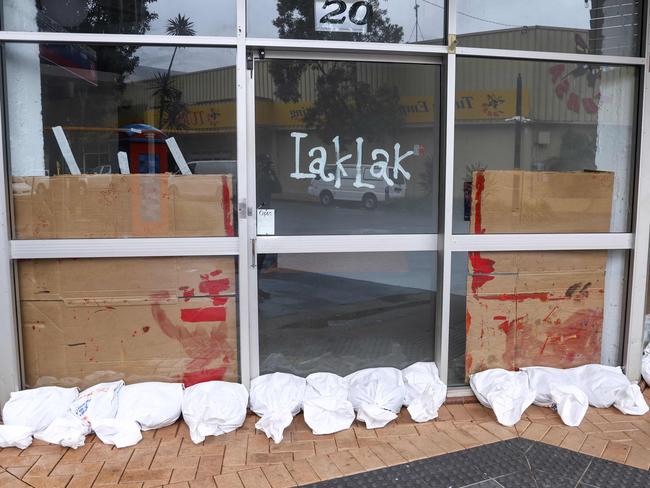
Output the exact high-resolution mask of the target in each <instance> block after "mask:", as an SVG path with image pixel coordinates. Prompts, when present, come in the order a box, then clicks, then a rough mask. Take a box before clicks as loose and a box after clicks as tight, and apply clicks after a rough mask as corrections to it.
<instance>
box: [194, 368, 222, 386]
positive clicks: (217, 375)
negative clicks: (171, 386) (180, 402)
mask: <svg viewBox="0 0 650 488" xmlns="http://www.w3.org/2000/svg"><path fill="white" fill-rule="evenodd" d="M226 371H228V366H223V367H221V368H212V369H204V370H201V371H195V372H190V373H183V385H185V388H189V387H190V386H192V385H196V384H197V383H204V382H206V381H221V380H223V377H224V376H225V375H226Z"/></svg>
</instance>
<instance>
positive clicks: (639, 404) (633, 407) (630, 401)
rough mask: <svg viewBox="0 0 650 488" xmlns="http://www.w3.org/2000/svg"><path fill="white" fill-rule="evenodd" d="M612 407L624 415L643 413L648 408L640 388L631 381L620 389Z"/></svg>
mask: <svg viewBox="0 0 650 488" xmlns="http://www.w3.org/2000/svg"><path fill="white" fill-rule="evenodd" d="M614 407H616V408H618V409H619V410H620V411H621V412H623V413H624V414H626V415H645V414H646V413H648V411H649V410H650V408H648V403H647V402H646V401H645V398H644V397H643V393H641V388H639V385H635V384H633V383H632V384H630V385H629V386H628V387H627V388H624V389H622V390H620V392H619V394H618V396H617V397H616V400H615V401H614Z"/></svg>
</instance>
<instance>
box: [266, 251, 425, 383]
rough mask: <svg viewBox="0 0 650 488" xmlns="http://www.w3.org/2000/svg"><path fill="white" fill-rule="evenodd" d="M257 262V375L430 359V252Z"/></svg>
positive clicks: (315, 256)
mask: <svg viewBox="0 0 650 488" xmlns="http://www.w3.org/2000/svg"><path fill="white" fill-rule="evenodd" d="M258 264H259V270H258V273H259V320H260V325H259V330H260V372H261V373H262V374H264V373H272V372H275V371H285V372H291V373H294V374H297V375H301V376H306V375H308V374H310V373H314V372H317V371H329V372H333V373H337V374H340V375H346V374H349V373H352V372H353V371H356V370H359V369H362V368H369V367H379V366H393V367H397V368H403V367H405V366H408V365H409V364H411V363H413V362H416V361H432V360H433V330H434V295H435V289H434V283H435V263H434V256H433V255H432V254H431V253H423V252H410V253H403V252H393V253H369V254H363V255H360V254H280V255H277V254H265V255H260V256H258Z"/></svg>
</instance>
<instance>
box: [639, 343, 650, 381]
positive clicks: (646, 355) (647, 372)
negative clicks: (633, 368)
mask: <svg viewBox="0 0 650 488" xmlns="http://www.w3.org/2000/svg"><path fill="white" fill-rule="evenodd" d="M641 375H642V376H643V379H644V380H645V382H646V384H647V385H650V344H648V345H647V346H645V349H644V350H643V359H641Z"/></svg>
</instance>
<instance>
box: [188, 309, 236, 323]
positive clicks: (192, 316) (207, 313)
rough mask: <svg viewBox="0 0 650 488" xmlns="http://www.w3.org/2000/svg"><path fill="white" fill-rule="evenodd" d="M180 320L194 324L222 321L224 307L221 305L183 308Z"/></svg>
mask: <svg viewBox="0 0 650 488" xmlns="http://www.w3.org/2000/svg"><path fill="white" fill-rule="evenodd" d="M181 320H182V321H183V322H188V323H191V324H195V323H197V322H224V321H225V320H226V309H225V308H223V307H203V308H183V309H181Z"/></svg>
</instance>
